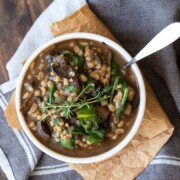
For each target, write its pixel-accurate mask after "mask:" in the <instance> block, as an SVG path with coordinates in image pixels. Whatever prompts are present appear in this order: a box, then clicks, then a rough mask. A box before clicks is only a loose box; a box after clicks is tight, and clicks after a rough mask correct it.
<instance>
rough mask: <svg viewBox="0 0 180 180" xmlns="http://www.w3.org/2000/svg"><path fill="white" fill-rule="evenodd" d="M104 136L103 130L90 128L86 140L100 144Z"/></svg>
mask: <svg viewBox="0 0 180 180" xmlns="http://www.w3.org/2000/svg"><path fill="white" fill-rule="evenodd" d="M104 137H105V131H104V130H103V129H97V130H92V131H91V132H90V133H89V134H88V136H87V140H88V141H90V142H91V143H93V144H100V143H101V142H102V141H103V139H104Z"/></svg>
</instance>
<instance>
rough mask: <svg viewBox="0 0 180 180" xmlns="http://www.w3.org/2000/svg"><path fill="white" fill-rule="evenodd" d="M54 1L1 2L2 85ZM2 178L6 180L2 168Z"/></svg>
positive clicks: (0, 53)
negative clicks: (25, 41) (24, 41)
mask: <svg viewBox="0 0 180 180" xmlns="http://www.w3.org/2000/svg"><path fill="white" fill-rule="evenodd" d="M52 1H53V0H0V84H1V83H3V82H5V81H7V80H8V73H7V70H6V63H7V62H8V61H9V59H10V58H11V57H12V55H13V54H14V53H15V51H16V50H17V48H18V46H19V44H20V43H21V41H22V39H23V37H24V36H25V34H26V33H27V31H28V30H29V28H30V27H31V26H32V24H33V23H34V21H35V20H36V18H37V17H38V16H39V15H40V14H41V12H42V11H43V10H44V9H46V7H47V6H48V5H49V4H50V3H51V2H52ZM0 178H2V179H6V178H5V175H4V173H3V172H2V171H1V168H0Z"/></svg>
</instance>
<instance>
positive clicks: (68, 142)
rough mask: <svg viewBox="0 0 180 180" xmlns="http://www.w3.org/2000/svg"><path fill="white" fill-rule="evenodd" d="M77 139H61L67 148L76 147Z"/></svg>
mask: <svg viewBox="0 0 180 180" xmlns="http://www.w3.org/2000/svg"><path fill="white" fill-rule="evenodd" d="M74 143H75V140H74V139H73V138H71V139H61V144H62V145H63V146H64V147H65V148H67V149H71V150H72V149H74Z"/></svg>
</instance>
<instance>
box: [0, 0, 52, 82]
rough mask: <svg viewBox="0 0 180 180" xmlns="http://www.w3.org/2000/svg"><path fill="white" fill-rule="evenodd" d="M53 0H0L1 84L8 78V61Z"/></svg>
mask: <svg viewBox="0 0 180 180" xmlns="http://www.w3.org/2000/svg"><path fill="white" fill-rule="evenodd" d="M52 1H53V0H0V84H1V83H3V82H5V81H7V80H8V73H7V70H6V63H7V62H8V61H9V59H10V58H11V57H12V55H13V54H14V53H15V51H16V50H17V48H18V46H19V44H20V43H21V41H22V39H23V37H24V36H25V34H26V33H27V31H28V30H29V28H30V27H31V26H32V24H33V22H34V21H35V20H36V18H37V17H38V16H39V15H40V14H41V12H42V11H43V10H44V9H46V7H47V6H48V5H49V4H50V3H51V2H52Z"/></svg>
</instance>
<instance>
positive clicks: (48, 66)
mask: <svg viewBox="0 0 180 180" xmlns="http://www.w3.org/2000/svg"><path fill="white" fill-rule="evenodd" d="M45 59H46V60H47V62H48V65H47V72H50V70H51V63H52V60H53V56H52V55H50V54H48V55H47V56H46V57H45Z"/></svg>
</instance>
